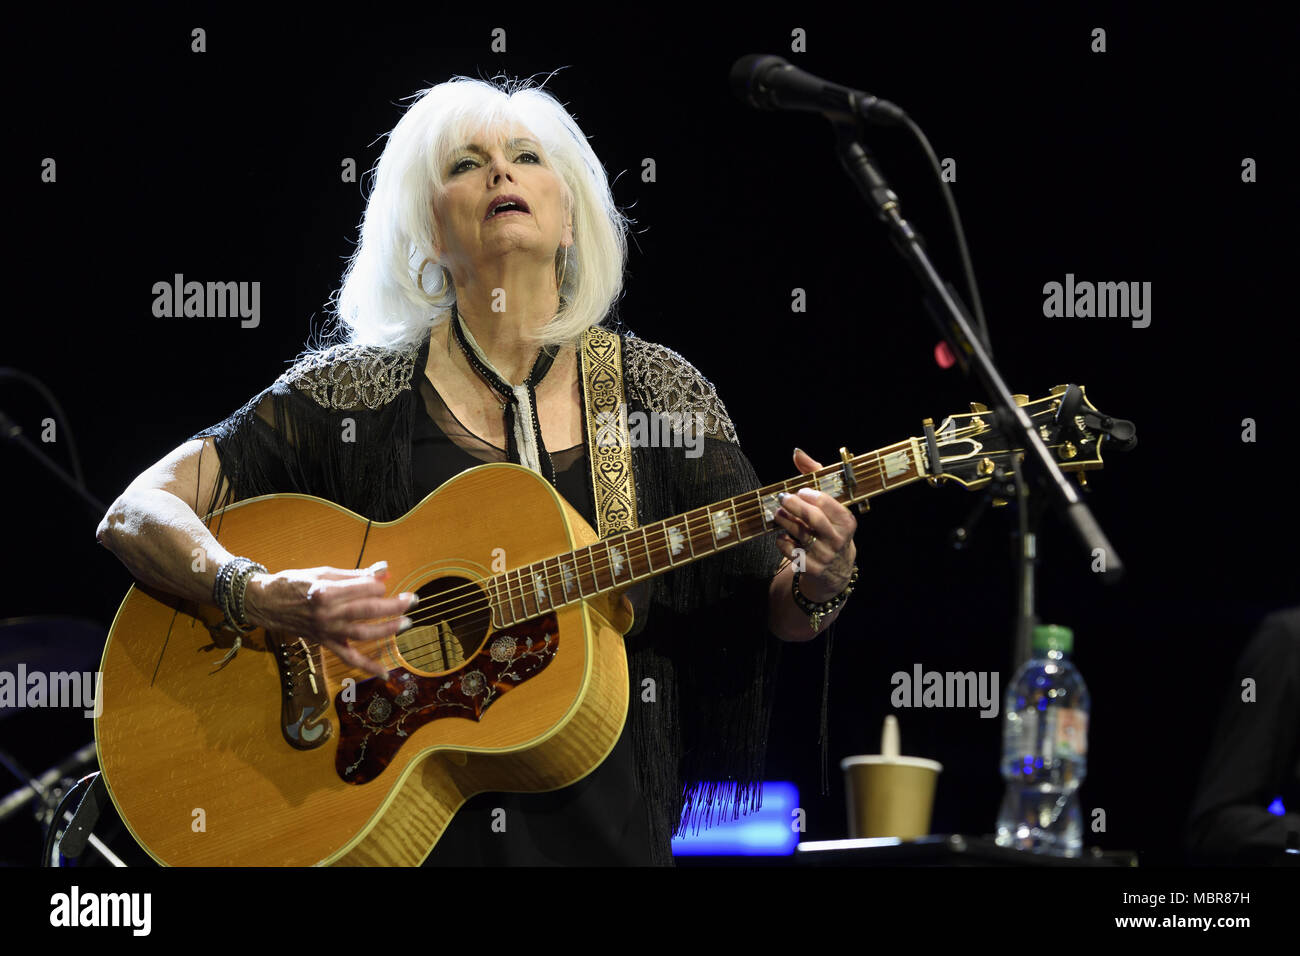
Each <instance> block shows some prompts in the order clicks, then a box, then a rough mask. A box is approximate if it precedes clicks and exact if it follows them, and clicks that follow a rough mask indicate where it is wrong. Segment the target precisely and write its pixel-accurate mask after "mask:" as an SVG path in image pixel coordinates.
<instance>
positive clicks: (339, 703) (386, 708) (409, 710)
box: [334, 613, 560, 783]
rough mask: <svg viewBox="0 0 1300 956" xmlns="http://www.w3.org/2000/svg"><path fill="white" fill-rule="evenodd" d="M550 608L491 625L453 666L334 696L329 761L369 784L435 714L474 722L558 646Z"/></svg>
mask: <svg viewBox="0 0 1300 956" xmlns="http://www.w3.org/2000/svg"><path fill="white" fill-rule="evenodd" d="M559 642H560V634H559V625H558V624H557V622H556V618H555V614H554V613H551V614H547V615H544V616H543V617H538V618H533V619H532V620H529V621H523V622H521V623H519V624H517V625H515V626H513V627H510V628H507V629H505V630H502V631H497V632H495V633H494V634H492V636H491V637H489V638H488V641H487V643H486V644H484V645H483V646H482V647H481V648H480V649H479V650H478V652H477V653H476V654H474V656H473V657H471V658H470V659H469V660H467V661H466V662H465V663H464V664H462V665H461V666H460V667H457V668H456V669H455V670H453V671H449V672H448V673H446V674H439V675H438V676H436V677H421V676H420V675H418V674H412V673H410V672H409V671H405V670H395V671H392V672H390V673H389V675H388V679H387V680H381V679H380V678H378V677H371V678H370V679H369V680H365V681H359V682H358V683H357V684H356V686H355V688H352V691H354V692H355V693H352V694H351V696H354V697H355V700H351V701H347V700H344V699H343V698H344V694H345V693H350V692H349V691H348V690H346V689H345V690H344V691H340V692H339V693H338V695H337V696H336V697H335V698H334V711H335V713H336V714H338V715H339V746H338V752H337V753H336V754H335V758H334V766H335V769H336V770H337V771H338V775H339V776H340V777H342V778H343V780H345V781H347V782H348V783H369V782H370V781H371V780H374V779H375V778H376V777H378V776H379V775H380V774H381V773H383V772H384V770H385V768H387V766H388V765H389V764H390V763H391V762H392V760H393V756H394V755H395V754H396V753H397V751H398V749H399V748H400V747H401V746H402V745H403V744H404V743H405V742H406V739H407V738H408V737H409V736H410V735H411V734H413V733H414V732H415V731H416V730H417V729H418V728H420V727H422V726H424V725H425V724H427V723H428V722H429V721H431V720H438V719H439V718H442V717H466V718H469V719H471V720H481V719H482V718H483V713H484V711H486V710H487V709H488V707H490V706H491V704H492V702H493V701H494V700H496V699H497V698H498V697H499V696H501V695H502V694H504V693H505V692H506V691H508V690H510V689H511V688H512V687H518V686H519V685H520V684H522V683H523V682H524V681H526V680H528V679H529V678H530V677H532V676H534V675H535V674H537V673H539V672H540V671H542V670H543V669H544V668H545V667H546V665H547V664H549V663H550V662H551V659H552V658H553V657H555V652H556V650H557V649H558V648H559Z"/></svg>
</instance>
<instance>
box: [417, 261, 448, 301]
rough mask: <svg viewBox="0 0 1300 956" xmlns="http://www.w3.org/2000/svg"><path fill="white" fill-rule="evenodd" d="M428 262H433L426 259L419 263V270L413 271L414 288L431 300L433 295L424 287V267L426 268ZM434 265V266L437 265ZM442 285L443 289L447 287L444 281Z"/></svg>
mask: <svg viewBox="0 0 1300 956" xmlns="http://www.w3.org/2000/svg"><path fill="white" fill-rule="evenodd" d="M430 262H433V260H432V259H430V258H428V257H426V258H425V259H424V261H423V262H421V263H420V268H418V269H416V270H415V286H416V288H418V289H419V290H420V292H421V293H423V294H424V295H427V296H429V297H430V298H432V297H433V293H432V292H430V291H429V290H428V289H426V288H425V287H424V267H425V266H427V265H428V264H429V263H430ZM434 264H435V265H436V264H437V263H434ZM442 284H443V286H444V287H445V286H446V285H447V281H446V279H444V280H443V283H442Z"/></svg>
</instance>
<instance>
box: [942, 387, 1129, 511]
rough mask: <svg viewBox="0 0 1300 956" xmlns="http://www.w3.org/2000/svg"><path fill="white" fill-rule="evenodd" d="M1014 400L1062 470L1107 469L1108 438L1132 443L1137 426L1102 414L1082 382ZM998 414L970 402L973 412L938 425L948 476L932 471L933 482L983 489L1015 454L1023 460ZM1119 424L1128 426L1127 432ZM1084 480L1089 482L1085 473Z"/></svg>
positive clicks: (1122, 443) (1008, 465) (1006, 469)
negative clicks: (1000, 426)
mask: <svg viewBox="0 0 1300 956" xmlns="http://www.w3.org/2000/svg"><path fill="white" fill-rule="evenodd" d="M1015 399H1016V404H1018V405H1019V406H1020V407H1021V408H1023V409H1024V411H1025V414H1026V415H1028V416H1029V419H1030V421H1031V422H1033V425H1034V428H1035V430H1036V431H1037V432H1038V436H1039V437H1040V438H1041V439H1042V440H1043V444H1045V445H1046V446H1047V449H1048V451H1050V452H1051V453H1052V456H1053V457H1054V458H1055V459H1056V463H1057V464H1058V465H1059V466H1060V468H1061V470H1062V471H1074V472H1085V471H1091V470H1093V469H1096V468H1101V467H1103V462H1102V460H1101V452H1102V447H1103V445H1104V444H1106V443H1107V442H1113V443H1115V444H1118V445H1120V447H1132V444H1133V441H1134V439H1133V436H1132V424H1131V423H1129V422H1117V421H1116V420H1114V419H1111V418H1109V417H1108V416H1106V415H1103V414H1102V413H1101V412H1099V411H1098V410H1097V407H1096V406H1095V405H1093V404H1092V402H1091V401H1089V400H1088V397H1087V395H1086V394H1085V393H1084V388H1083V386H1081V385H1079V386H1074V385H1057V386H1056V387H1054V388H1053V389H1052V390H1051V392H1050V393H1049V394H1048V395H1046V396H1044V397H1043V398H1039V399H1035V400H1034V401H1030V400H1029V396H1027V395H1017V396H1015ZM997 417H998V413H996V412H991V411H989V410H988V408H986V407H985V406H983V405H980V404H978V403H971V410H970V411H969V412H963V413H961V414H957V415H949V416H948V417H947V418H945V419H944V420H943V421H942V422H941V423H940V425H939V426H938V427H937V428H934V429H933V433H934V443H935V448H936V450H937V451H938V455H939V461H940V463H941V464H942V470H943V474H942V475H939V476H933V475H932V476H931V478H930V480H931V482H932V483H937V482H939V481H955V482H958V483H959V484H962V485H964V486H966V487H967V488H980V487H982V486H984V485H986V484H988V483H989V482H990V481H992V480H993V479H994V478H995V477H996V475H997V474H998V472H999V471H1001V472H1003V473H1006V474H1010V473H1011V456H1012V455H1017V456H1019V457H1020V459H1021V460H1023V459H1024V449H1023V448H1022V447H1020V444H1021V443H1019V442H1013V441H1009V440H1008V437H1007V436H1006V435H1005V434H1003V432H1002V431H1001V430H999V429H998V428H997ZM927 421H928V420H927ZM1119 426H1127V430H1124V429H1122V428H1121V427H1119ZM1108 429H1109V432H1108ZM1121 436H1122V437H1121ZM929 437H930V436H929V435H928V434H927V435H926V437H925V438H923V439H921V441H922V443H923V445H922V447H927V446H928V442H929ZM1012 437H1013V438H1014V433H1013V436H1012ZM930 454H932V453H930ZM999 466H1001V467H1000V468H999ZM932 472H933V469H931V473H932ZM1079 481H1080V483H1081V484H1083V483H1084V477H1083V475H1082V474H1080V475H1079Z"/></svg>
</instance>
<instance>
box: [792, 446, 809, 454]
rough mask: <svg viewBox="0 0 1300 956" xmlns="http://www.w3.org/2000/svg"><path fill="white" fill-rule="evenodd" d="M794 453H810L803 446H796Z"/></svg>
mask: <svg viewBox="0 0 1300 956" xmlns="http://www.w3.org/2000/svg"><path fill="white" fill-rule="evenodd" d="M794 453H795V454H796V455H806V454H808V453H807V452H806V451H804V450H803V449H802V448H799V447H796V448H795V450H794Z"/></svg>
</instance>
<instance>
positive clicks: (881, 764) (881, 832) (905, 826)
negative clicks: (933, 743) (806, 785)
mask: <svg viewBox="0 0 1300 956" xmlns="http://www.w3.org/2000/svg"><path fill="white" fill-rule="evenodd" d="M840 769H841V770H842V771H844V785H845V790H846V792H847V795H848V811H849V837H850V838H851V839H865V838H872V837H896V838H898V839H900V840H907V839H914V838H916V837H923V836H928V835H929V833H930V811H931V810H932V809H933V807H934V788H935V783H936V781H937V780H938V779H939V774H940V773H942V772H943V765H942V764H940V763H939V762H938V761H936V760H926V759H924V758H922V757H882V756H880V755H878V754H876V755H864V756H858V757H845V758H844V759H843V760H841V761H840Z"/></svg>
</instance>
